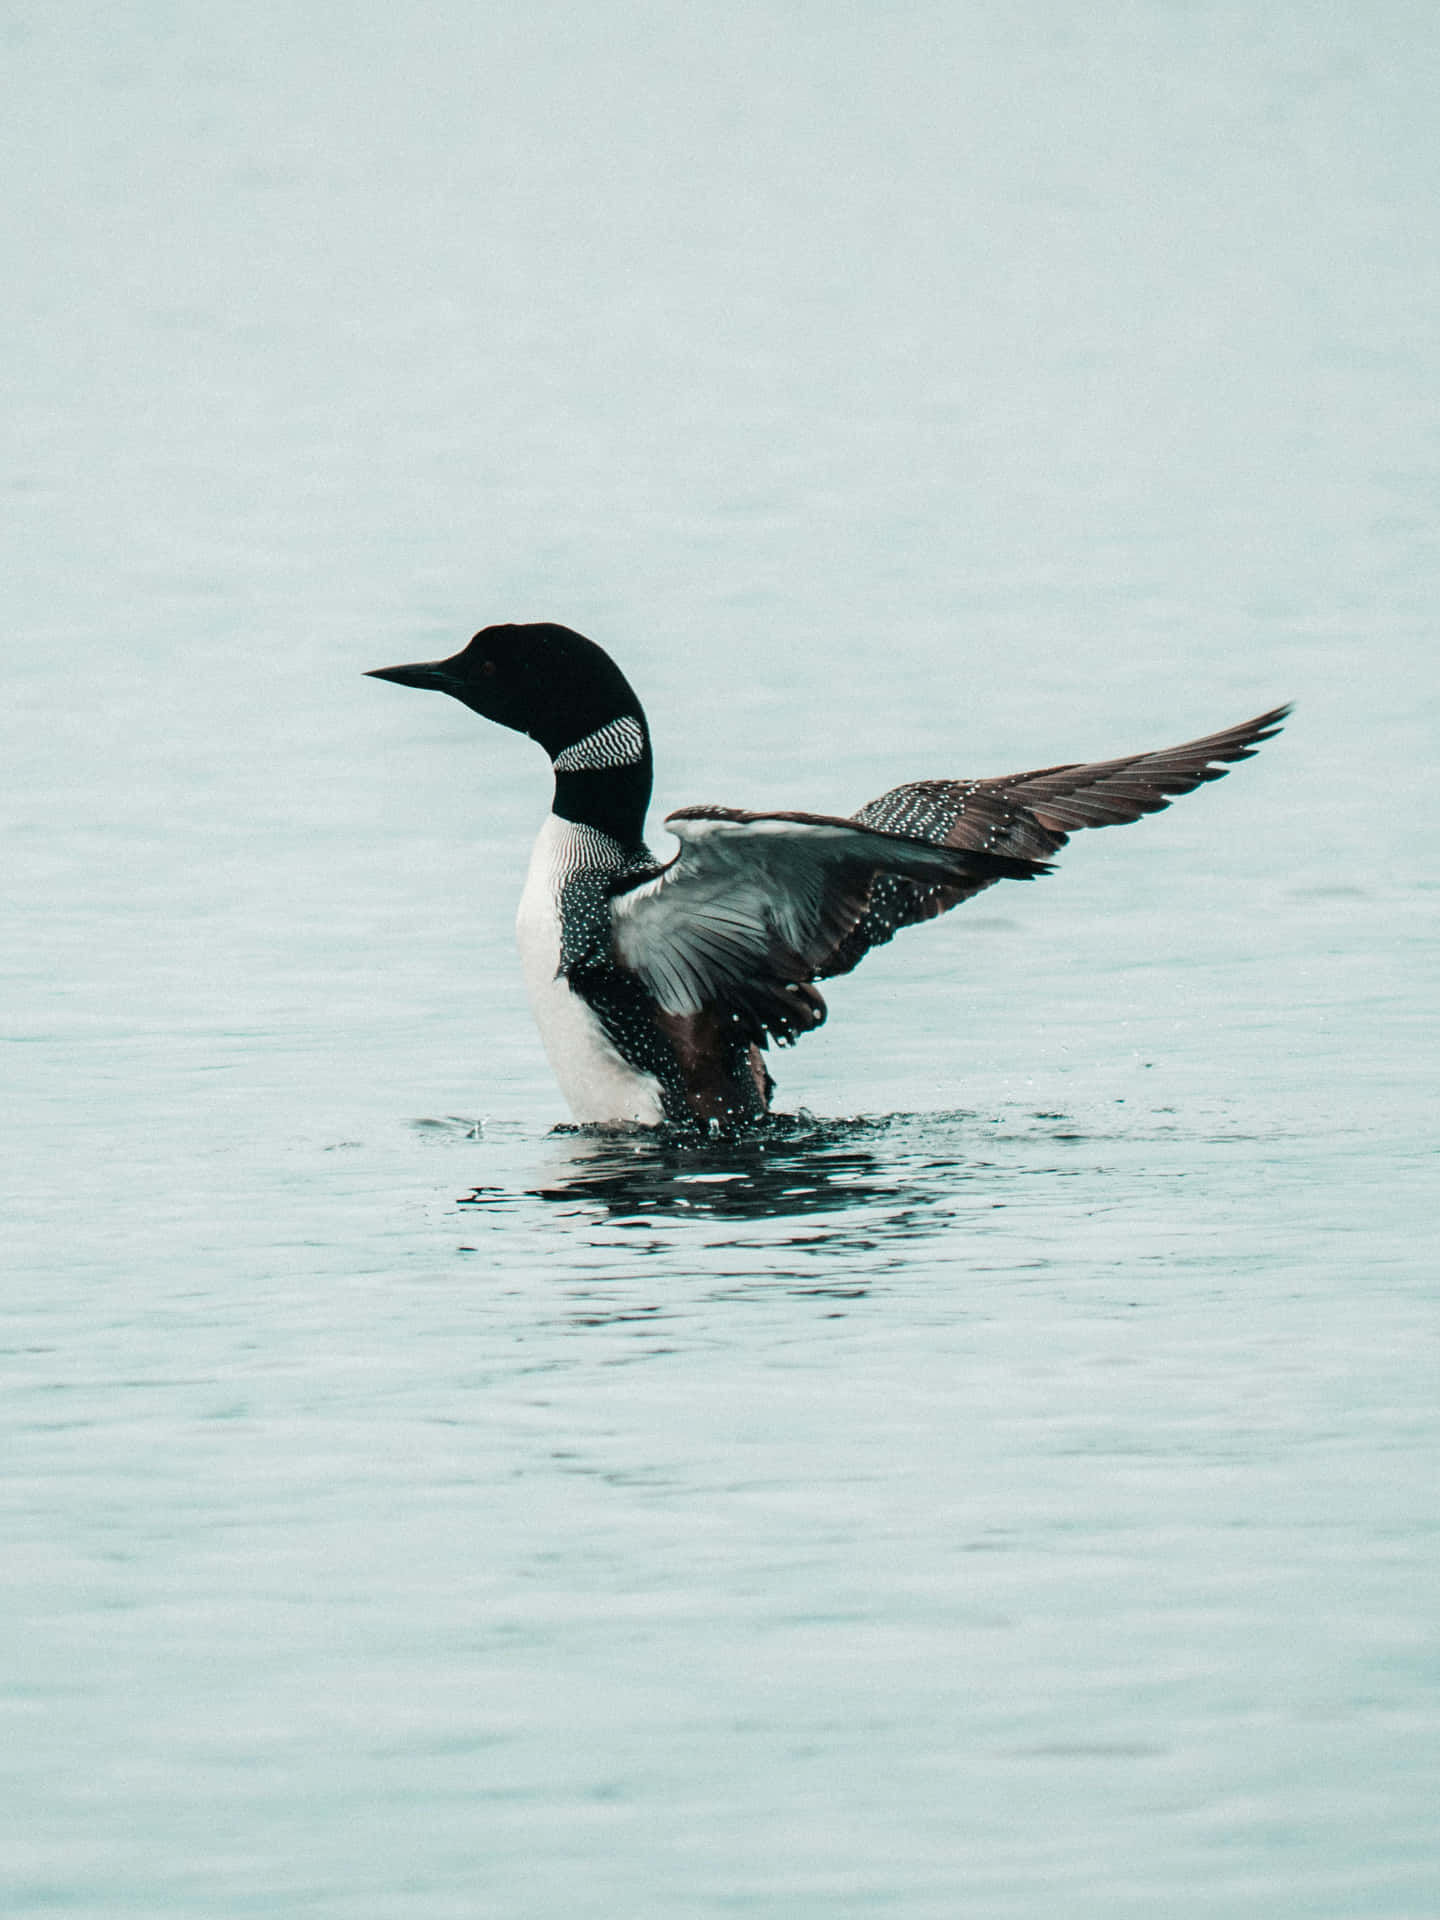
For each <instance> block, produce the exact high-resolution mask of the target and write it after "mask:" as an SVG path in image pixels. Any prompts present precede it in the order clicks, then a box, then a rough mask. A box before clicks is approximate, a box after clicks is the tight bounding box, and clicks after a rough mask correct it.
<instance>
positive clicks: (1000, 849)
mask: <svg viewBox="0 0 1440 1920" xmlns="http://www.w3.org/2000/svg"><path fill="white" fill-rule="evenodd" d="M1289 711H1290V709H1289V707H1288V706H1285V707H1274V708H1272V709H1271V710H1270V712H1269V713H1262V714H1258V715H1257V716H1256V717H1255V719H1253V720H1243V721H1242V722H1241V723H1240V725H1239V726H1237V727H1226V728H1224V729H1223V730H1222V731H1221V732H1219V733H1207V734H1206V735H1205V736H1204V737H1203V738H1202V739H1199V740H1187V741H1186V742H1185V744H1184V745H1183V746H1179V747H1164V748H1162V749H1161V750H1160V752H1158V753H1132V754H1128V755H1127V756H1126V757H1125V758H1124V759H1121V760H1096V761H1092V762H1090V763H1088V764H1080V763H1076V764H1073V765H1069V766H1063V767H1040V768H1038V769H1037V770H1036V771H1035V772H1033V773H1012V774H1005V775H1002V776H1001V777H1000V778H998V779H992V780H916V781H913V782H911V784H910V785H908V786H904V787H894V788H892V789H891V791H890V792H889V793H882V794H881V796H880V798H879V799H878V800H872V801H871V802H870V803H869V805H868V806H864V807H862V808H861V809H860V811H859V812H858V813H857V814H856V815H855V819H856V820H857V821H858V822H859V823H861V824H862V825H864V826H869V827H881V828H884V829H885V830H886V831H887V832H890V833H903V834H910V835H914V836H915V837H916V838H918V839H922V840H930V841H935V842H938V843H939V844H940V845H942V846H947V847H969V848H971V849H973V850H974V851H976V852H985V853H1001V854H1008V855H1010V856H1012V857H1015V858H1020V859H1028V860H1047V859H1049V858H1050V856H1051V855H1052V854H1055V853H1058V852H1059V850H1060V848H1061V847H1063V846H1064V845H1065V843H1066V841H1067V840H1068V839H1069V837H1070V835H1071V834H1072V833H1073V832H1075V830H1076V829H1077V828H1079V827H1115V826H1120V825H1122V824H1123V823H1125V822H1126V821H1129V820H1138V819H1139V818H1140V816H1141V814H1144V813H1158V812H1159V811H1160V809H1161V808H1162V807H1168V806H1169V804H1170V802H1171V800H1172V799H1173V798H1174V797H1175V795H1176V794H1181V793H1190V792H1192V791H1193V789H1194V788H1196V787H1198V786H1200V785H1201V784H1202V783H1203V782H1204V781H1206V780H1220V779H1223V778H1224V776H1225V774H1226V773H1227V772H1228V771H1229V767H1230V765H1231V764H1233V763H1234V762H1235V761H1237V760H1248V759H1249V758H1250V756H1251V755H1252V754H1253V753H1254V751H1255V749H1256V748H1257V747H1258V746H1259V745H1260V743H1261V741H1262V740H1269V739H1270V738H1271V737H1272V736H1273V735H1274V734H1276V733H1278V732H1279V730H1280V726H1281V723H1282V722H1283V721H1284V719H1285V717H1286V715H1287V714H1288V713H1289ZM989 885H991V880H990V879H989V878H980V877H976V878H975V879H974V880H973V881H972V882H971V883H969V884H966V885H961V886H954V885H951V884H949V883H945V882H942V883H940V884H936V883H935V882H933V881H931V882H926V881H922V880H916V879H912V878H910V877H908V876H907V877H889V876H887V877H886V878H884V879H882V880H881V881H879V882H878V883H877V884H876V887H875V889H874V892H873V895H872V898H871V902H870V906H869V908H868V909H867V911H866V912H865V914H864V915H863V916H862V917H861V918H860V920H858V921H857V922H856V924H855V926H854V928H853V929H852V931H851V932H850V933H849V934H848V935H847V936H846V938H845V939H844V940H843V941H842V942H841V943H840V944H839V946H838V947H837V948H836V950H835V952H834V953H833V954H832V955H831V957H830V959H829V960H828V961H827V962H826V963H825V965H824V966H823V967H821V969H820V972H819V975H818V977H819V978H822V979H825V978H829V977H832V976H833V975H835V974H840V973H848V972H849V971H850V970H851V968H852V967H854V966H857V965H858V964H859V962H860V961H861V960H863V959H864V957H865V955H866V954H867V953H868V952H869V951H870V949H871V948H872V947H878V946H883V945H884V943H885V942H886V941H887V940H889V939H892V938H893V937H894V935H895V934H896V933H898V932H899V930H900V928H901V927H909V926H914V925H915V924H916V922H917V921H921V920H933V919H934V918H935V916H936V915H937V914H941V913H946V912H948V911H949V909H950V908H951V907H955V906H958V905H959V904H960V902H961V901H962V900H968V899H970V898H971V897H972V895H974V894H977V893H979V892H980V891H981V890H982V888H984V887H988V886H989Z"/></svg>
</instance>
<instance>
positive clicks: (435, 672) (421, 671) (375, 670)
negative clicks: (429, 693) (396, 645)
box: [366, 660, 455, 693]
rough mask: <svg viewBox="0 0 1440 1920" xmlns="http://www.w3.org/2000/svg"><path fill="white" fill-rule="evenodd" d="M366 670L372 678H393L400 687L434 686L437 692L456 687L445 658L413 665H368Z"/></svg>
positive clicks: (449, 690)
mask: <svg viewBox="0 0 1440 1920" xmlns="http://www.w3.org/2000/svg"><path fill="white" fill-rule="evenodd" d="M366 672H367V673H368V674H369V676H370V678H371V679H372V680H393V681H394V682H395V684H396V686H399V687H433V688H434V689H435V691H436V692H437V693H451V692H453V691H454V688H455V681H454V678H453V676H452V675H451V673H450V668H449V663H448V662H447V661H444V660H421V661H418V662H417V663H416V665H414V666H413V667H367V668H366Z"/></svg>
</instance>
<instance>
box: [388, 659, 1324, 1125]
mask: <svg viewBox="0 0 1440 1920" xmlns="http://www.w3.org/2000/svg"><path fill="white" fill-rule="evenodd" d="M370 671H371V676H372V678H374V679H377V680H393V681H395V682H397V683H398V684H399V685H400V686H402V687H430V688H434V689H435V690H437V691H438V692H441V693H448V694H452V695H453V696H454V697H455V698H456V699H457V700H460V701H462V702H463V703H464V704H465V705H466V706H467V707H470V708H472V709H473V710H474V711H475V712H476V713H479V714H482V715H484V717H485V718H486V719H488V720H495V721H498V722H499V724H500V725H501V726H504V727H510V728H513V729H514V731H516V732H517V733H523V734H528V736H529V737H530V738H531V739H532V740H535V741H537V742H538V743H539V745H540V746H542V747H543V748H544V749H545V752H546V753H547V754H548V755H549V757H550V763H551V767H552V769H553V771H554V775H555V798H554V803H553V806H552V809H551V812H550V815H549V817H548V818H547V820H546V821H545V824H544V826H543V827H542V828H541V830H540V837H539V839H538V840H537V841H536V844H535V850H534V854H533V856H532V858H531V862H530V870H529V874H528V877H527V879H526V882H525V888H524V893H523V895H522V898H521V902H520V911H519V917H518V921H517V928H516V931H517V935H518V940H519V946H520V954H521V959H522V963H523V966H524V972H525V979H526V985H527V988H528V991H529V995H530V1002H531V1006H532V1008H533V1010H534V1013H535V1019H536V1024H537V1025H538V1027H539V1029H540V1035H541V1039H542V1040H543V1042H544V1046H545V1051H546V1054H547V1055H548V1057H549V1060H550V1064H551V1067H552V1068H553V1070H554V1073H555V1077H556V1079H557V1080H558V1081H559V1083H560V1087H561V1090H562V1091H563V1093H564V1095H565V1097H566V1100H567V1101H568V1103H569V1105H570V1108H571V1111H572V1113H573V1114H574V1117H575V1119H576V1120H578V1121H580V1122H582V1123H587V1122H588V1123H601V1124H611V1125H614V1124H620V1123H626V1122H629V1123H640V1124H643V1125H651V1126H653V1125H658V1124H661V1123H666V1122H668V1123H672V1124H676V1125H679V1126H681V1127H684V1128H687V1129H699V1130H703V1131H710V1130H712V1129H717V1128H718V1129H730V1128H743V1127H746V1126H750V1125H753V1124H755V1123H757V1122H759V1121H761V1120H763V1118H764V1116H765V1115H766V1113H767V1112H768V1111H769V1108H770V1101H771V1096H772V1094H773V1092H774V1082H773V1081H772V1079H771V1077H770V1074H769V1072H768V1071H767V1068H766V1065H765V1061H764V1058H763V1053H762V1050H763V1049H765V1048H767V1047H768V1046H769V1044H770V1043H771V1042H772V1041H773V1042H775V1043H776V1044H777V1045H779V1046H790V1045H793V1043H794V1042H795V1041H796V1040H798V1039H799V1038H800V1037H801V1036H802V1035H803V1034H806V1033H810V1032H813V1031H814V1029H815V1028H816V1027H818V1026H820V1025H821V1024H822V1022H823V1021H824V1019H825V1015H826V1007H825V1002H824V1000H823V999H822V998H821V996H820V993H819V991H818V990H817V988H816V986H815V982H816V981H817V980H826V979H832V978H834V977H835V976H836V975H837V974H842V973H849V972H850V971H851V969H852V968H853V967H855V966H857V965H858V964H859V962H860V961H861V960H862V959H863V958H864V957H865V955H866V954H867V953H868V952H869V951H870V949H871V948H872V947H878V946H883V945H884V943H885V942H886V941H888V940H889V939H891V938H892V937H893V936H894V935H895V934H896V933H897V932H898V931H899V930H900V928H902V927H908V926H913V925H915V924H916V923H917V922H918V921H922V920H930V919H933V918H934V917H935V915H937V914H941V913H945V912H948V911H949V909H950V908H951V907H954V906H958V905H959V904H960V902H961V901H963V900H969V899H971V898H972V897H973V896H974V895H975V894H977V893H979V892H981V891H982V889H984V888H985V887H989V886H993V885H994V884H995V882H996V881H998V880H1033V879H1035V878H1036V877H1037V876H1038V875H1040V874H1044V873H1048V872H1049V871H1050V864H1049V863H1050V857H1051V856H1052V855H1053V854H1055V853H1057V852H1058V851H1059V849H1060V848H1061V847H1063V846H1064V845H1065V843H1066V841H1067V839H1068V838H1069V836H1070V834H1071V833H1072V832H1074V831H1075V830H1076V829H1077V828H1080V827H1108V826H1114V825H1117V824H1119V823H1121V822H1124V821H1129V820H1138V819H1139V818H1140V816H1141V815H1142V814H1145V813H1155V812H1158V811H1159V809H1161V808H1162V807H1166V806H1168V805H1169V804H1170V798H1171V796H1172V795H1175V794H1180V793H1189V792H1191V791H1192V789H1194V788H1195V787H1197V786H1199V785H1200V784H1201V783H1202V782H1203V781H1207V780H1218V779H1220V778H1221V777H1222V776H1223V775H1224V774H1225V772H1226V770H1227V765H1228V763H1229V762H1232V761H1236V760H1247V759H1249V758H1250V756H1251V755H1252V754H1253V753H1254V751H1255V748H1256V747H1257V746H1258V745H1259V743H1260V742H1261V741H1262V740H1268V739H1270V738H1271V737H1272V735H1273V734H1274V733H1276V732H1277V731H1278V729H1279V727H1280V725H1281V723H1282V721H1283V720H1284V719H1285V717H1286V715H1287V714H1288V713H1289V711H1290V709H1289V707H1288V706H1284V707H1275V708H1273V709H1272V710H1271V711H1270V712H1268V713H1262V714H1260V715H1258V716H1257V717H1256V718H1255V719H1253V720H1245V721H1242V722H1241V724H1240V725H1239V726H1235V727H1227V728H1225V729H1224V730H1223V731H1222V732H1219V733H1211V734H1207V735H1205V737H1204V738H1203V739H1200V740H1191V741H1188V742H1187V743H1186V744H1185V745H1184V746H1179V747H1170V748H1166V749H1163V750H1162V751H1160V752H1158V753H1140V754H1130V755H1128V756H1127V757H1125V758H1124V759H1119V760H1102V761H1097V762H1094V763H1093V764H1089V765H1081V764H1075V765H1067V766H1058V767H1042V768H1040V769H1039V770H1037V771H1036V772H1033V773H1018V774H1011V775H1009V776H1002V777H1001V778H998V779H986V780H916V781H912V782H910V783H909V784H907V785H905V786H901V787H895V788H893V789H892V790H891V791H890V792H889V793H884V794H881V796H880V797H879V799H877V800H872V801H870V802H869V804H868V805H867V806H863V807H861V808H860V810H859V812H858V813H855V814H852V815H851V816H850V818H849V819H840V818H838V817H835V816H832V815H829V814H818V813H788V812H770V813H747V812H744V811H741V810H740V809H738V808H734V807H716V806H697V807H682V808H681V809H680V810H679V812H677V813H672V814H670V815H669V816H668V817H667V819H666V822H665V824H666V826H667V827H668V828H669V829H670V830H671V832H672V833H673V834H674V836H675V838H676V839H677V840H678V841H679V842H680V851H679V853H678V854H677V855H676V857H675V858H674V859H673V860H671V861H670V862H669V864H668V865H662V864H661V863H660V862H659V861H658V860H657V859H656V858H655V856H654V855H653V854H652V853H651V851H650V849H649V848H648V847H647V845H646V844H645V838H644V831H645V814H646V809H647V807H648V806H649V803H650V789H651V784H652V775H653V762H652V758H651V751H650V729H649V727H648V725H647V724H646V720H645V714H644V710H643V709H642V707H641V705H640V702H639V700H638V699H637V698H636V696H635V693H634V691H633V689H632V688H631V686H630V683H629V681H628V680H627V679H626V678H625V676H624V674H623V673H621V671H620V669H619V668H618V667H617V666H616V665H615V662H614V661H613V660H612V659H611V658H610V656H609V654H607V653H606V652H605V651H604V649H603V648H602V647H599V646H597V645H596V644H595V642H594V641H593V640H587V639H585V638H584V636H583V635H581V634H578V633H574V632H572V631H571V629H570V628H568V627H562V626H556V625H553V624H551V623H549V622H540V623H537V624H533V625H521V626H517V625H502V626H493V627H486V628H484V629H483V630H482V631H481V632H479V633H477V634H476V635H475V637H474V639H473V640H471V641H470V643H469V645H468V646H466V647H464V648H462V649H461V651H460V652H459V653H457V654H455V655H454V656H453V657H452V658H450V659H448V660H433V661H424V662H420V663H417V664H415V665H412V666H401V667H375V668H372V669H371V670H370Z"/></svg>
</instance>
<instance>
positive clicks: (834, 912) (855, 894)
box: [611, 807, 1046, 1040]
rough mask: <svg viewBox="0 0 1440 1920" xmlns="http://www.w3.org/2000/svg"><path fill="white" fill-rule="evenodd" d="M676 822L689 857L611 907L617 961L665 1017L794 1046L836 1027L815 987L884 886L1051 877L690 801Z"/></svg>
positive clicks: (1028, 866) (815, 823) (910, 843)
mask: <svg viewBox="0 0 1440 1920" xmlns="http://www.w3.org/2000/svg"><path fill="white" fill-rule="evenodd" d="M667 825H668V826H669V827H670V828H671V830H672V832H673V833H674V834H675V836H676V838H677V839H678V840H679V841H680V852H679V854H678V855H677V856H676V858H675V859H674V860H673V861H672V862H671V863H670V865H669V866H668V867H664V868H662V869H661V871H660V872H659V873H658V874H654V875H651V876H649V877H648V878H646V879H643V880H641V881H639V882H638V883H636V884H633V885H629V886H627V887H626V888H625V889H624V890H623V891H622V892H619V893H617V894H616V895H615V897H614V899H613V900H612V901H611V926H612V938H611V944H612V950H613V953H614V957H615V959H616V960H617V961H618V963H619V964H620V965H621V966H624V967H628V968H630V969H631V970H632V971H633V972H634V973H636V974H637V975H638V976H639V978H640V979H641V981H642V982H643V984H644V985H645V987H646V988H647V989H648V991H649V992H650V993H651V994H652V995H653V996H654V998H655V999H656V1001H657V1002H658V1003H659V1005H660V1008H661V1010H662V1011H663V1012H664V1013H667V1014H674V1015H690V1014H697V1013H699V1012H701V1011H703V1010H705V1009H707V1008H715V1007H720V1008H729V1009H730V1010H731V1012H732V1013H733V1014H735V1016H736V1017H737V1018H741V1019H743V1021H744V1022H745V1023H746V1025H747V1030H750V1031H753V1032H754V1033H755V1035H756V1037H760V1038H763V1037H765V1036H767V1035H768V1036H769V1037H772V1038H775V1039H779V1040H787V1039H793V1038H794V1037H795V1036H796V1035H797V1034H798V1033H802V1032H807V1031H809V1030H810V1028H812V1027H815V1026H818V1025H819V1024H820V1022H821V1021H822V1020H823V1019H824V1017H825V1005H824V1001H823V1000H821V998H820V996H819V994H818V993H815V992H814V991H813V989H810V988H809V985H808V983H809V982H810V981H812V980H814V979H815V978H816V977H817V976H818V974H819V973H820V972H821V971H822V970H823V969H824V968H825V965H826V962H827V961H828V960H829V958H830V957H831V955H832V954H833V953H834V952H835V950H836V948H837V946H838V945H840V944H841V943H843V942H844V941H845V940H846V939H847V938H848V937H849V936H850V935H851V934H852V933H853V932H854V930H855V928H856V927H857V926H858V925H859V924H860V923H861V921H862V920H863V918H864V916H865V914H866V912H867V909H868V907H869V904H870V900H871V896H872V893H873V890H874V888H875V885H876V883H877V882H878V881H879V880H881V879H883V878H900V879H903V880H905V881H906V882H908V883H910V884H918V885H922V886H924V885H928V886H930V887H932V888H933V887H935V886H937V885H941V886H943V885H950V886H980V885H988V884H989V883H990V882H991V881H992V880H997V879H1007V878H1008V879H1016V880H1029V879H1033V878H1034V877H1035V875H1036V874H1037V873H1043V872H1044V871H1045V870H1046V869H1045V868H1044V867H1043V866H1042V865H1040V864H1039V863H1037V862H1036V861H1034V860H1031V859H1027V858H1018V859H1017V858H1015V857H1014V856H1012V855H1009V854H1004V853H998V852H992V851H989V850H977V849H974V848H969V847H954V846H946V845H944V844H943V843H940V842H935V841H927V840H923V839H918V838H915V837H912V836H909V835H905V834H897V833H893V832H890V831H887V830H886V829H884V828H882V827H873V826H868V825H866V824H864V823H862V822H858V821H854V820H840V819H834V818H831V817H830V816H828V815H824V814H797V813H768V814H759V813H742V812H738V811H733V810H730V809H726V808H720V807H689V808H685V809H682V811H680V812H679V813H672V814H671V815H670V817H669V820H668V821H667Z"/></svg>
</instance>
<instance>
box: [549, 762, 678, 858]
mask: <svg viewBox="0 0 1440 1920" xmlns="http://www.w3.org/2000/svg"><path fill="white" fill-rule="evenodd" d="M653 782H654V766H653V763H652V761H651V758H650V742H649V741H648V740H647V741H646V742H645V751H644V754H643V755H642V756H641V758H640V759H639V760H637V761H636V762H635V764H634V766H631V767H597V768H596V769H595V770H594V771H593V772H587V773H557V774H556V775H555V802H554V811H555V812H556V813H558V814H559V815H560V817H561V819H562V820H573V821H574V822H575V824H576V825H577V826H582V827H595V828H597V829H598V831H599V832H601V833H608V834H609V836H610V838H611V839H612V840H618V841H619V843H620V845H621V846H622V847H624V848H625V850H626V851H627V852H629V851H630V850H631V849H632V848H636V847H643V846H644V844H645V812H646V809H647V808H648V807H649V805H650V788H651V786H652V784H653Z"/></svg>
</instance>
